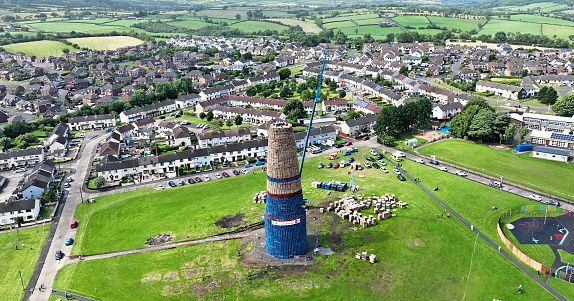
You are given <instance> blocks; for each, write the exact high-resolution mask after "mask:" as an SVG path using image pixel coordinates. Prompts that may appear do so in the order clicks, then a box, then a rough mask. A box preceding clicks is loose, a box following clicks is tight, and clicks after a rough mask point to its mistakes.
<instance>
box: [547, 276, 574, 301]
mask: <svg viewBox="0 0 574 301" xmlns="http://www.w3.org/2000/svg"><path fill="white" fill-rule="evenodd" d="M546 283H548V285H550V287H552V288H553V289H555V290H557V291H558V292H560V293H562V295H563V296H565V297H566V298H570V300H572V297H571V296H574V285H572V284H571V283H568V282H566V281H564V280H560V279H557V278H554V277H550V278H548V281H547V282H546Z"/></svg>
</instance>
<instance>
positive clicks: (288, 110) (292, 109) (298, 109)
mask: <svg viewBox="0 0 574 301" xmlns="http://www.w3.org/2000/svg"><path fill="white" fill-rule="evenodd" d="M283 113H284V114H285V115H286V116H287V119H288V120H289V121H292V122H297V120H298V119H299V118H305V117H307V113H305V107H304V106H303V103H302V102H301V101H300V100H297V99H290V100H288V101H287V103H286V104H285V107H284V108H283Z"/></svg>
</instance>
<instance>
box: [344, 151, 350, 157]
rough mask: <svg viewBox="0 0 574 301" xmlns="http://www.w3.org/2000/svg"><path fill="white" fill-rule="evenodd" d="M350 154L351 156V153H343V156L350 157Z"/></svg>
mask: <svg viewBox="0 0 574 301" xmlns="http://www.w3.org/2000/svg"><path fill="white" fill-rule="evenodd" d="M350 154H351V152H350V151H346V152H343V156H348V155H350Z"/></svg>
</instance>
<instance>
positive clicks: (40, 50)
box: [2, 40, 78, 57]
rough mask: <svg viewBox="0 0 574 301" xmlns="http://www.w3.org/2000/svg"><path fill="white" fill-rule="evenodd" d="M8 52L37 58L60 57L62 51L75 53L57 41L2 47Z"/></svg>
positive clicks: (71, 48) (73, 49) (69, 47)
mask: <svg viewBox="0 0 574 301" xmlns="http://www.w3.org/2000/svg"><path fill="white" fill-rule="evenodd" d="M2 47H4V49H5V50H6V51H8V52H12V53H18V52H22V53H25V54H31V55H35V56H38V57H46V56H50V55H53V56H60V55H62V54H63V52H62V49H69V50H70V52H73V51H77V50H78V49H75V48H73V47H71V46H68V45H66V44H64V43H62V42H58V41H47V40H44V41H35V42H25V43H17V44H10V45H4V46H2Z"/></svg>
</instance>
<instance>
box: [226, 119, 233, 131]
mask: <svg viewBox="0 0 574 301" xmlns="http://www.w3.org/2000/svg"><path fill="white" fill-rule="evenodd" d="M225 125H226V126H227V128H228V129H231V126H232V125H233V120H231V119H227V120H225Z"/></svg>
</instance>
